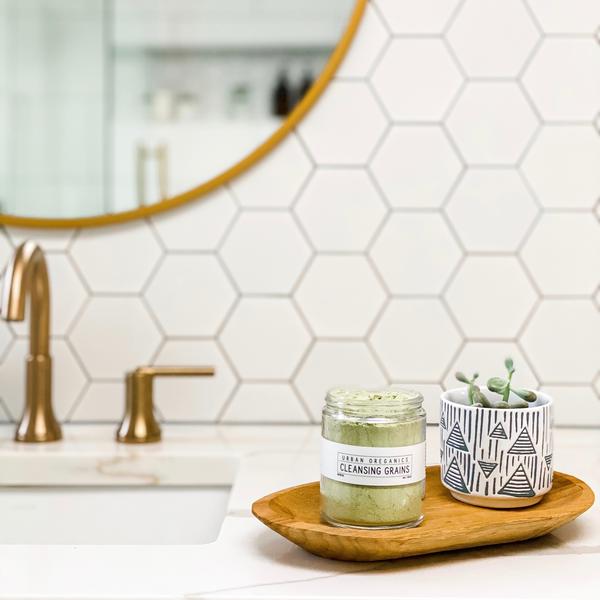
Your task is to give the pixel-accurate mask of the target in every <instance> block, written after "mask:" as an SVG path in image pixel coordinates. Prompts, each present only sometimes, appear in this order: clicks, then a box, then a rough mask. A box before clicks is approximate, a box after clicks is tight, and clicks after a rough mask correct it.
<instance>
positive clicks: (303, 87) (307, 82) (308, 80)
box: [296, 71, 315, 104]
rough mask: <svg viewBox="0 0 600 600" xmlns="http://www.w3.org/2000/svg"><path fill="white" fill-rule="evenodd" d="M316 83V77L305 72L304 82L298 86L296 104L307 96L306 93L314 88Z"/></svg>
mask: <svg viewBox="0 0 600 600" xmlns="http://www.w3.org/2000/svg"><path fill="white" fill-rule="evenodd" d="M314 82H315V80H314V77H313V76H312V73H311V72H310V71H304V75H303V76H302V80H301V81H300V85H299V86H298V91H297V93H296V104H297V103H298V102H300V101H301V100H302V98H304V96H306V93H307V92H308V90H310V88H311V87H312V86H313V83H314Z"/></svg>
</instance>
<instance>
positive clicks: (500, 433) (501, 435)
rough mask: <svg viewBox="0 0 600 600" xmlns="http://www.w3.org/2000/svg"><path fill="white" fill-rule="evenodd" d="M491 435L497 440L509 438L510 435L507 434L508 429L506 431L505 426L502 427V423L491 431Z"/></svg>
mask: <svg viewBox="0 0 600 600" xmlns="http://www.w3.org/2000/svg"><path fill="white" fill-rule="evenodd" d="M490 437H491V438H494V439H497V440H507V439H508V436H507V435H506V431H504V427H502V423H498V425H496V427H494V429H493V431H492V433H490Z"/></svg>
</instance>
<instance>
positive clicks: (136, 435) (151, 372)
mask: <svg viewBox="0 0 600 600" xmlns="http://www.w3.org/2000/svg"><path fill="white" fill-rule="evenodd" d="M214 374H215V369H214V367H210V366H197V367H179V366H162V367H161V366H144V367H138V368H137V369H135V370H134V371H130V372H129V373H127V375H126V376H125V384H126V390H125V415H124V416H123V420H122V421H121V424H120V425H119V428H118V430H117V441H118V442H121V443H124V444H148V443H151V442H158V441H160V438H161V432H160V425H159V424H158V422H157V420H156V418H155V416H154V393H153V382H154V378H155V377H211V376H213V375H214Z"/></svg>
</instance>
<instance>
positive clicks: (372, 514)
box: [321, 389, 425, 527]
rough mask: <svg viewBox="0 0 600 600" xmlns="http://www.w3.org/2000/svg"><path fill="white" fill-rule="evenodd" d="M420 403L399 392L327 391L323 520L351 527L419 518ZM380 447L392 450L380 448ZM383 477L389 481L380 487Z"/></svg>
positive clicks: (421, 490)
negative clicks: (326, 471)
mask: <svg viewBox="0 0 600 600" xmlns="http://www.w3.org/2000/svg"><path fill="white" fill-rule="evenodd" d="M422 401H423V399H422V397H421V396H420V394H418V393H416V392H408V391H405V390H384V391H373V392H371V391H367V390H346V389H336V390H331V391H330V392H329V394H328V396H327V403H326V406H325V409H324V411H323V426H322V437H323V438H324V442H323V443H324V447H323V450H322V452H323V453H325V454H326V456H324V457H323V459H327V460H322V464H325V463H327V462H328V463H330V466H329V467H328V469H329V472H330V473H329V474H330V476H326V474H325V473H323V472H322V476H321V513H322V516H323V518H324V520H326V521H328V522H330V523H333V524H336V525H351V526H356V527H399V526H414V525H417V524H418V523H419V522H420V520H421V518H422V513H421V509H422V498H423V495H424V484H425V480H424V441H425V412H424V411H423V409H422V407H421V404H422ZM330 442H333V443H334V444H330ZM348 447H350V448H348ZM352 447H357V450H356V451H354V450H353V449H352ZM403 447H409V448H405V451H403V450H402V448H403ZM386 448H388V449H393V450H388V451H386V450H381V449H386ZM377 449H379V450H377ZM332 455H335V456H332ZM332 461H335V465H334V463H333V462H332ZM325 470H327V468H326V469H325ZM348 473H349V475H348ZM399 473H400V474H401V475H400V476H398V474H399ZM340 478H342V479H345V480H340ZM388 480H389V482H390V485H385V483H386V482H387V481H388ZM372 481H373V484H371V482H372ZM375 482H376V484H375ZM369 484H371V485H369Z"/></svg>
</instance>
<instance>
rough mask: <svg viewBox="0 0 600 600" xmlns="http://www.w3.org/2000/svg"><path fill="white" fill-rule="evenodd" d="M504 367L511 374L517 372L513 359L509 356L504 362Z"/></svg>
mask: <svg viewBox="0 0 600 600" xmlns="http://www.w3.org/2000/svg"><path fill="white" fill-rule="evenodd" d="M504 366H505V367H506V370H507V371H508V372H509V373H514V372H515V364H514V362H513V359H512V358H511V357H510V356H509V357H507V358H506V360H505V361H504Z"/></svg>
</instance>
